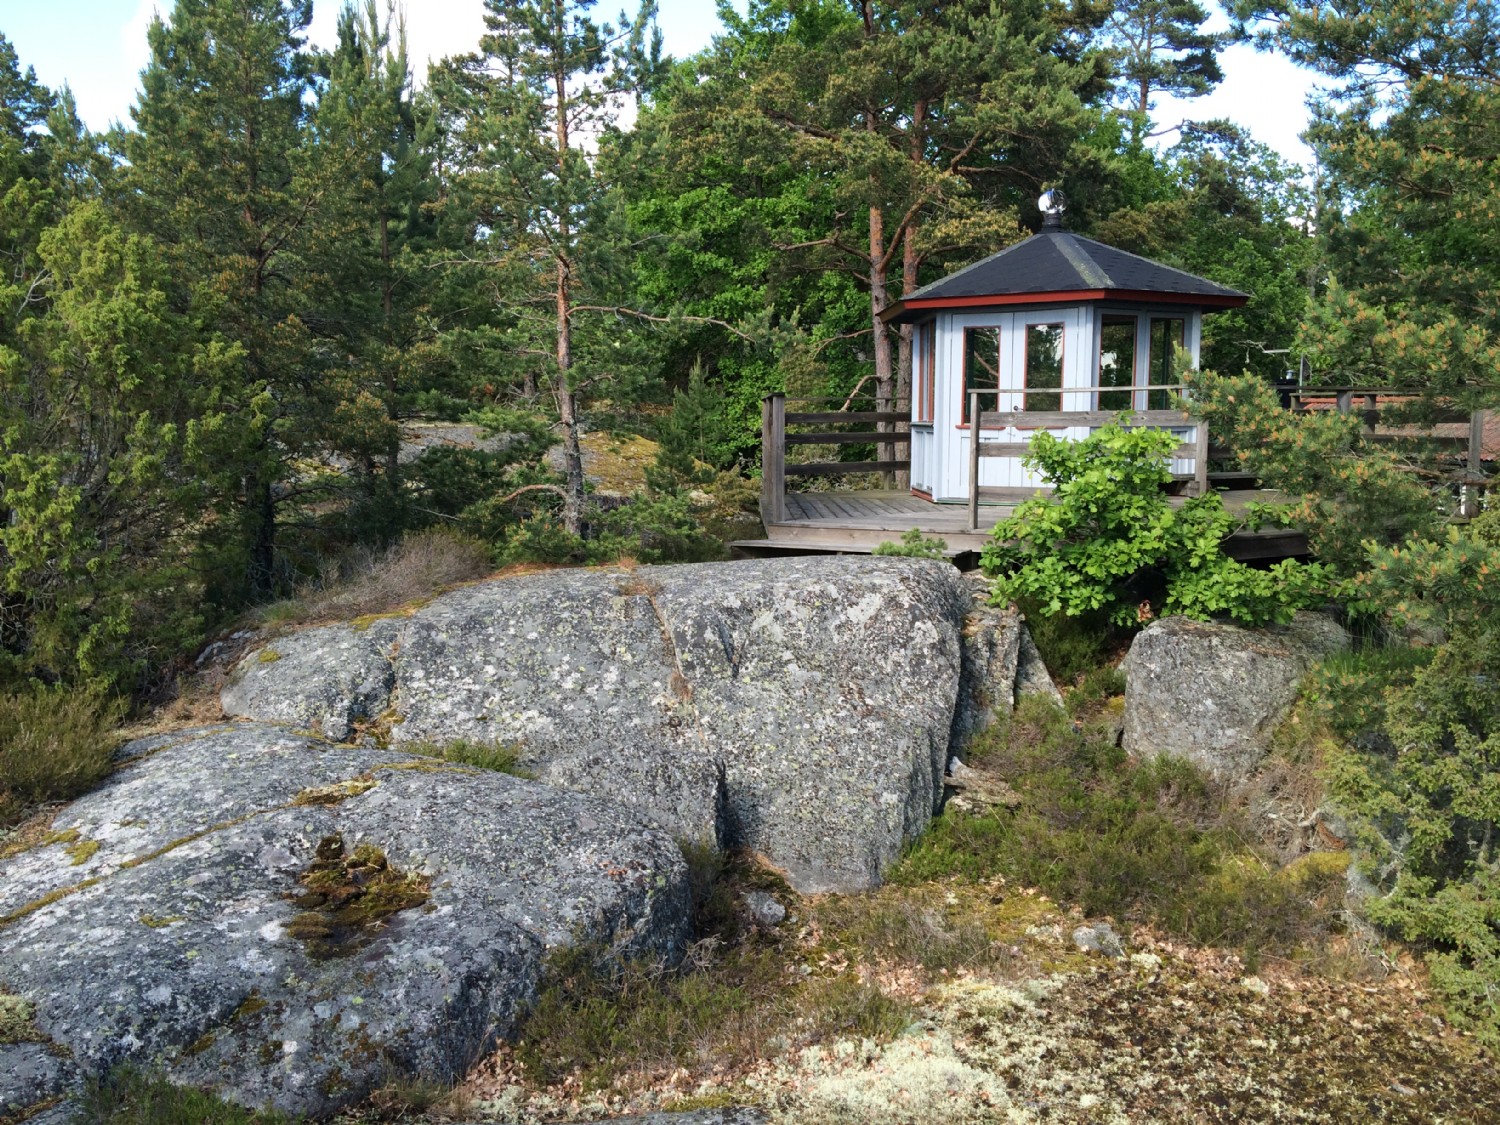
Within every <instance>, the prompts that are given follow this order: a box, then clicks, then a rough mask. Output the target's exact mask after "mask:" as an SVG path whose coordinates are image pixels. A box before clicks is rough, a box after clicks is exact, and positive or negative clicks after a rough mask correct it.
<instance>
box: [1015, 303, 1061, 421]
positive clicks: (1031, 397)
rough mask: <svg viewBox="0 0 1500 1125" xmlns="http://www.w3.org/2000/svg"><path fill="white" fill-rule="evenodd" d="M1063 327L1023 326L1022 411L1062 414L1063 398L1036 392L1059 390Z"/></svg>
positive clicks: (1048, 325) (1056, 325) (1059, 325)
mask: <svg viewBox="0 0 1500 1125" xmlns="http://www.w3.org/2000/svg"><path fill="white" fill-rule="evenodd" d="M1062 367H1063V326H1062V325H1061V324H1028V325H1027V326H1026V403H1025V405H1024V406H1023V407H1022V409H1023V410H1061V409H1062V395H1060V394H1056V393H1053V394H1043V393H1039V391H1045V390H1049V389H1050V390H1053V391H1054V392H1055V391H1057V390H1061V389H1062Z"/></svg>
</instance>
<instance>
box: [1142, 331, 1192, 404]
mask: <svg viewBox="0 0 1500 1125" xmlns="http://www.w3.org/2000/svg"><path fill="white" fill-rule="evenodd" d="M1186 339H1187V321H1185V320H1183V319H1181V318H1180V317H1175V316H1156V317H1152V318H1151V379H1150V381H1151V383H1152V385H1153V386H1159V385H1162V384H1166V385H1169V386H1170V385H1171V384H1173V383H1175V382H1176V381H1177V379H1176V374H1177V372H1176V367H1177V363H1176V355H1177V352H1178V351H1179V350H1180V349H1181V348H1182V346H1183V344H1184V343H1185V342H1186ZM1146 406H1147V408H1148V409H1150V410H1169V409H1171V406H1172V394H1171V392H1170V391H1152V392H1151V395H1150V401H1149V402H1147V404H1146Z"/></svg>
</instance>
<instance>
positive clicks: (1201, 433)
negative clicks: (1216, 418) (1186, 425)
mask: <svg viewBox="0 0 1500 1125" xmlns="http://www.w3.org/2000/svg"><path fill="white" fill-rule="evenodd" d="M1193 432H1194V435H1195V436H1194V438H1193V495H1194V496H1207V495H1208V419H1206V418H1199V419H1198V426H1197V428H1196V429H1195V430H1194V431H1193Z"/></svg>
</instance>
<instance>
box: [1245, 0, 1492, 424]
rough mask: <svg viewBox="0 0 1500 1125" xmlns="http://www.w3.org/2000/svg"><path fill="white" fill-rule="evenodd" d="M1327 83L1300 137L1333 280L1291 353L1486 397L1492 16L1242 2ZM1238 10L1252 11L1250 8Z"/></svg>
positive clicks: (1372, 379)
mask: <svg viewBox="0 0 1500 1125" xmlns="http://www.w3.org/2000/svg"><path fill="white" fill-rule="evenodd" d="M1255 11H1256V12H1257V13H1258V14H1262V15H1264V16H1266V17H1267V18H1268V19H1269V20H1270V21H1271V22H1270V23H1269V25H1263V26H1268V27H1269V30H1268V31H1267V32H1266V33H1265V36H1264V39H1263V41H1265V42H1268V43H1274V44H1275V45H1278V46H1280V47H1281V48H1283V49H1284V50H1286V51H1287V52H1288V53H1289V54H1290V55H1291V57H1292V58H1293V59H1295V60H1297V61H1298V62H1301V63H1303V64H1305V65H1307V66H1311V67H1315V68H1317V69H1318V70H1320V71H1321V72H1322V73H1324V74H1325V75H1327V76H1328V77H1329V78H1330V79H1332V80H1333V81H1334V83H1336V85H1334V87H1333V88H1332V90H1331V91H1330V92H1329V94H1328V95H1327V96H1326V97H1325V98H1324V99H1323V101H1322V104H1321V105H1320V106H1319V108H1318V111H1317V113H1316V115H1315V117H1314V121H1313V124H1312V127H1311V128H1310V130H1309V133H1308V139H1309V142H1310V143H1311V144H1312V146H1313V148H1314V151H1316V152H1317V154H1318V159H1319V163H1320V165H1321V167H1322V169H1323V174H1324V179H1323V183H1322V189H1323V191H1324V193H1325V196H1326V199H1327V202H1326V205H1325V206H1324V208H1323V210H1322V213H1321V214H1320V215H1319V216H1318V219H1319V223H1318V226H1319V233H1320V236H1321V237H1322V238H1323V239H1324V240H1325V247H1324V252H1325V254H1326V258H1327V265H1328V269H1329V271H1330V273H1331V279H1330V280H1329V283H1328V284H1327V286H1326V291H1325V292H1324V293H1323V294H1322V298H1321V299H1320V300H1319V301H1318V302H1317V303H1316V304H1315V306H1314V308H1313V310H1312V313H1311V315H1310V317H1309V320H1308V323H1307V325H1306V326H1305V329H1304V332H1303V336H1302V345H1303V347H1304V348H1305V349H1306V350H1307V351H1308V352H1309V353H1310V355H1311V356H1312V358H1313V361H1314V365H1315V369H1316V370H1317V371H1319V372H1320V373H1321V374H1323V375H1326V377H1328V378H1329V379H1331V380H1332V381H1334V382H1341V383H1345V384H1353V385H1363V386H1411V387H1424V388H1428V389H1430V390H1431V391H1432V392H1433V393H1434V394H1443V395H1450V396H1453V397H1455V398H1457V399H1459V400H1461V401H1463V402H1465V403H1468V404H1471V405H1474V406H1489V407H1493V406H1494V405H1495V403H1496V401H1497V399H1500V180H1497V178H1496V176H1495V174H1494V168H1495V163H1496V160H1497V159H1500V18H1497V15H1496V11H1495V6H1494V4H1493V3H1490V2H1488V0H1423V2H1420V3H1416V4H1413V5H1406V6H1401V7H1397V8H1392V7H1389V6H1387V5H1385V4H1382V3H1375V2H1370V0H1355V2H1353V3H1350V4H1348V5H1341V6H1340V7H1338V8H1337V9H1336V10H1330V9H1328V8H1327V7H1326V6H1324V5H1321V4H1310V3H1301V2H1297V3H1287V4H1277V5H1275V6H1274V7H1266V6H1261V5H1256V6H1255ZM1244 14H1247V15H1248V14H1251V13H1250V12H1249V11H1248V10H1247V11H1246V12H1245V13H1244Z"/></svg>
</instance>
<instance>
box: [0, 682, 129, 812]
mask: <svg viewBox="0 0 1500 1125" xmlns="http://www.w3.org/2000/svg"><path fill="white" fill-rule="evenodd" d="M123 715H124V706H123V704H121V703H119V702H116V701H110V700H106V699H105V698H104V697H103V696H100V695H97V694H93V693H89V692H83V691H64V690H62V689H55V688H41V687H38V688H35V689H33V690H31V691H22V692H9V693H6V694H3V695H0V825H10V824H14V823H17V822H19V821H20V820H22V819H23V818H24V817H25V816H26V814H27V813H28V811H29V810H30V809H32V808H33V807H35V806H36V805H38V804H41V803H43V802H46V801H65V800H68V799H69V798H72V797H76V796H78V795H79V794H80V793H83V792H85V791H87V790H88V789H90V788H92V787H93V786H95V785H97V784H98V783H99V782H100V781H102V780H103V779H104V777H105V776H106V775H107V774H108V773H109V771H110V769H111V767H112V765H113V758H114V751H115V746H116V745H117V741H118V740H117V738H116V736H115V735H114V734H113V733H112V732H113V730H114V728H115V727H117V726H118V724H119V722H120V719H121V718H122V717H123Z"/></svg>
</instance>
